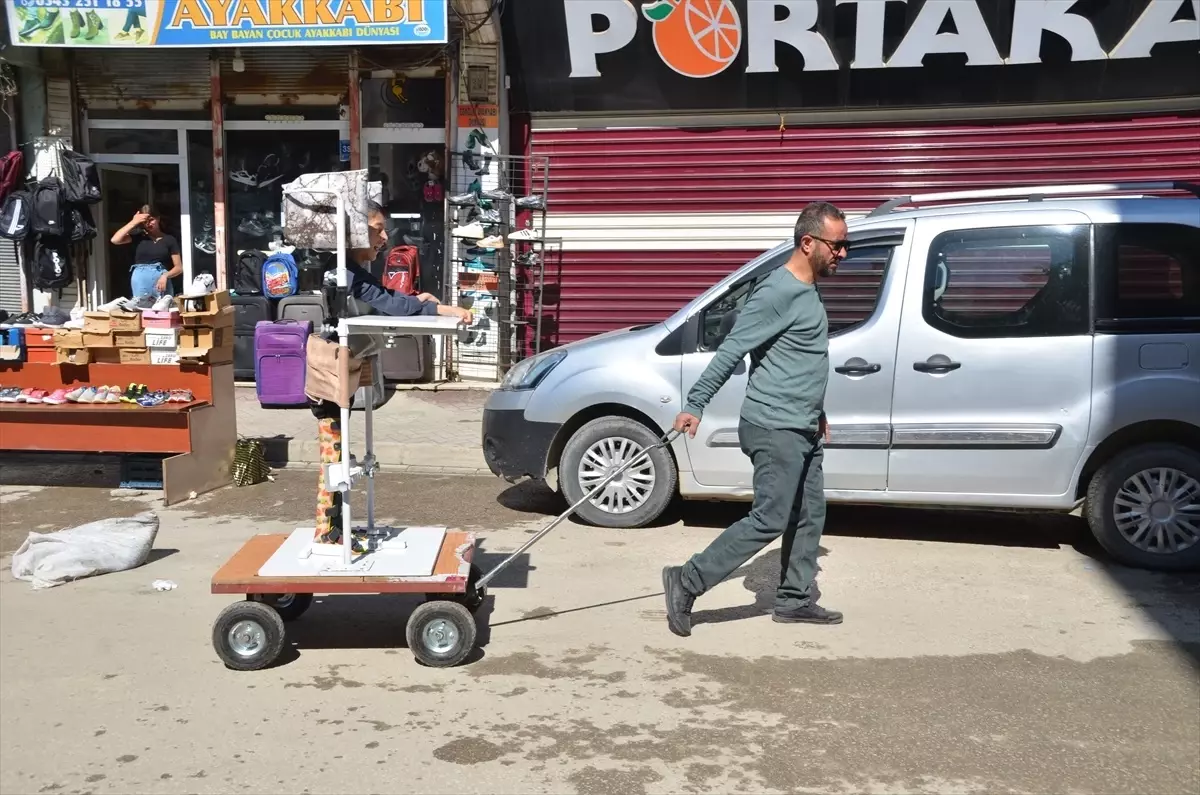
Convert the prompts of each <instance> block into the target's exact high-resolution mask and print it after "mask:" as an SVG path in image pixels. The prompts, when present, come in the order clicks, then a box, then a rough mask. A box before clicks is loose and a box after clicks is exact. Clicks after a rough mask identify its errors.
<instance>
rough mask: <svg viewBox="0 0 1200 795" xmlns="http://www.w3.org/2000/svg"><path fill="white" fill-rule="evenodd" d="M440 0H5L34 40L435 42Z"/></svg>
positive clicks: (19, 39) (442, 14)
mask: <svg viewBox="0 0 1200 795" xmlns="http://www.w3.org/2000/svg"><path fill="white" fill-rule="evenodd" d="M446 2H447V0H8V2H7V4H6V5H7V7H8V25H9V29H10V31H11V34H10V35H11V38H12V43H13V44H16V45H26V46H36V47H258V46H263V47H269V46H289V45H291V46H296V45H305V46H314V45H347V44H353V45H368V44H442V43H445V42H446V41H447V17H446V13H447V12H446Z"/></svg>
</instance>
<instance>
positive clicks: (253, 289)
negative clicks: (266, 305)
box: [233, 250, 267, 295]
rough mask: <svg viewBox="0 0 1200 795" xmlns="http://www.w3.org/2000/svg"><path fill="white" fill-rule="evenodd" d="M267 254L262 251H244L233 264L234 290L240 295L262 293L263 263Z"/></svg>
mask: <svg viewBox="0 0 1200 795" xmlns="http://www.w3.org/2000/svg"><path fill="white" fill-rule="evenodd" d="M266 261H267V255H266V254H264V253H262V252H261V251H254V250H248V251H243V252H242V256H240V257H238V261H237V263H236V264H235V265H234V266H233V291H234V292H235V293H237V294H238V295H262V287H263V282H262V275H263V273H262V272H263V263H265V262H266Z"/></svg>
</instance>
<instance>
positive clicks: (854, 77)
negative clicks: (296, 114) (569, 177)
mask: <svg viewBox="0 0 1200 795" xmlns="http://www.w3.org/2000/svg"><path fill="white" fill-rule="evenodd" d="M502 22H503V24H504V34H505V36H506V49H507V50H508V51H509V52H513V53H514V54H515V60H514V62H515V64H516V68H515V69H513V80H514V83H515V85H514V89H515V90H514V110H518V111H534V112H555V111H575V112H614V111H623V110H632V111H646V112H660V111H663V110H704V109H722V110H731V109H751V110H752V109H762V108H770V109H776V108H836V107H842V108H845V107H880V106H893V107H914V106H918V107H919V106H930V105H945V104H1005V103H1031V102H1064V101H1108V100H1120V99H1147V98H1155V97H1172V96H1173V97H1179V96H1190V95H1195V94H1197V93H1200V0H543V2H540V3H516V4H511V5H510V6H509V8H508V10H507V11H506V13H505V15H504V17H502Z"/></svg>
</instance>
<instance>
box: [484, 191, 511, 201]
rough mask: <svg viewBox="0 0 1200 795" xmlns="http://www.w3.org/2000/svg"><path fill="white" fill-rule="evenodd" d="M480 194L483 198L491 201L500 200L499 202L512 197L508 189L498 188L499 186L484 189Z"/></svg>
mask: <svg viewBox="0 0 1200 795" xmlns="http://www.w3.org/2000/svg"><path fill="white" fill-rule="evenodd" d="M480 195H481V196H483V198H485V199H492V200H493V201H501V202H506V201H508V200H510V199H511V198H512V197H513V195H512V194H511V193H509V192H508V191H506V190H500V189H499V188H493V189H491V190H485V191H484V192H483V193H481V194H480Z"/></svg>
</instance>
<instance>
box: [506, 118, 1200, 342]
mask: <svg viewBox="0 0 1200 795" xmlns="http://www.w3.org/2000/svg"><path fill="white" fill-rule="evenodd" d="M530 150H531V153H532V154H535V155H546V156H548V157H549V158H550V195H549V199H550V207H549V209H550V212H549V226H550V228H551V229H552V230H557V231H556V232H554V233H559V234H561V235H562V236H563V238H564V241H565V245H564V247H565V254H564V256H563V263H562V272H561V281H560V282H559V286H560V289H559V290H557V291H556V292H557V293H558V298H557V303H556V304H553V305H548V306H547V307H546V318H548V320H547V321H545V322H544V323H543V326H544V328H546V329H548V336H547V338H546V340H545V343H544V345H543V347H548V346H550V345H555V344H563V343H566V342H570V341H572V340H576V339H580V338H583V337H587V336H590V335H592V334H596V333H599V332H603V331H607V330H611V329H614V328H619V327H621V326H626V325H630V324H635V323H648V322H654V321H658V320H661V319H663V318H664V317H666V316H667V315H669V314H670V313H671V312H673V311H675V310H676V309H678V308H679V307H680V306H682V305H683V304H684V303H686V302H687V301H689V300H691V299H692V298H693V297H695V296H696V295H697V294H698V293H699V292H700V291H701V290H703V289H704V288H706V287H708V286H710V285H711V284H713V282H715V281H716V280H718V279H719V278H720V277H722V276H723V275H725V274H726V273H728V272H729V271H730V270H732V269H734V268H736V267H738V266H739V265H741V264H742V263H744V262H746V261H747V260H748V259H750V258H751V257H753V256H754V255H756V254H758V253H760V252H761V251H762V250H764V249H765V248H766V247H767V246H768V245H773V243H778V242H782V241H783V240H784V239H786V237H787V236H788V234H789V232H788V229H789V227H790V225H791V220H789V219H794V217H795V214H796V213H797V212H798V211H799V209H800V208H801V207H803V205H804V204H806V203H807V202H810V201H815V200H824V201H832V202H834V203H835V204H837V205H839V206H840V207H842V208H843V209H845V210H847V211H848V212H851V213H854V212H864V211H866V210H869V209H870V208H872V207H875V206H876V205H878V204H880V203H881V202H883V201H884V200H886V199H888V198H891V197H893V196H899V195H905V194H910V193H917V192H927V191H936V190H957V189H972V188H989V187H1001V186H1006V185H1007V186H1012V185H1036V184H1047V183H1076V184H1079V183H1088V182H1108V181H1116V180H1192V181H1200V115H1186V116H1185V115H1171V116H1158V117H1139V118H1133V117H1113V116H1105V117H1099V118H1092V119H1083V120H1062V121H1044V120H1038V121H1029V122H1019V123H1018V122H1003V123H996V124H962V123H958V124H946V125H929V124H925V125H917V124H911V125H906V126H898V127H869V126H861V127H851V126H846V127H836V128H834V127H824V128H822V127H790V128H788V129H786V130H784V131H783V132H780V130H779V129H778V128H775V127H769V128H768V127H749V128H728V127H725V128H721V127H710V128H693V129H678V128H654V129H633V128H629V129H600V130H538V129H535V130H533V131H532V133H531V144H530ZM653 224H658V225H659V226H660V227H661V229H660V230H659V231H658V233H657V234H656V232H655V230H654V229H653V228H651V226H652V225H653ZM747 230H750V231H749V232H748V231H747ZM626 231H627V232H628V233H626ZM637 241H644V245H642V244H641V243H638V242H637ZM772 241H773V242H772ZM548 276H549V277H551V278H552V277H553V276H554V269H553V267H552V268H551V269H550V271H549V274H548ZM830 287H831V288H834V285H832V284H831V285H830ZM834 289H836V288H834ZM548 292H549V291H548ZM857 292H861V285H860V286H859V290H858V291H857ZM836 300H837V299H836V297H835V298H834V299H833V301H834V303H835V304H836ZM858 303H860V304H861V301H860V302H858ZM834 311H836V306H835V307H831V316H832V315H833V313H834Z"/></svg>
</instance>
